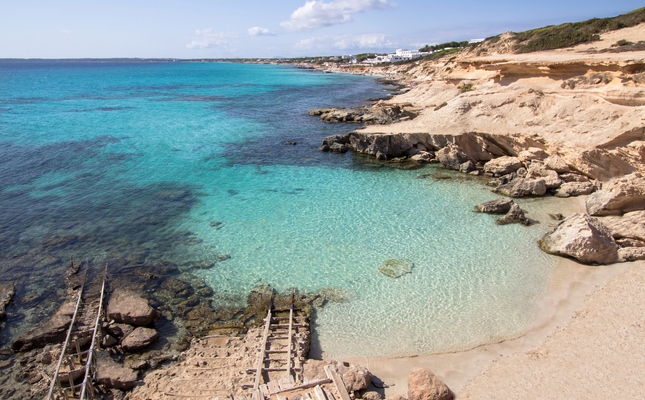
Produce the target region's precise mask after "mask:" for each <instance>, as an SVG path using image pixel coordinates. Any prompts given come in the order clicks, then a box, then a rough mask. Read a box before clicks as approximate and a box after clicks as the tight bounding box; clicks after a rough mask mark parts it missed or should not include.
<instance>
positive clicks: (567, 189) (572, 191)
mask: <svg viewBox="0 0 645 400" xmlns="http://www.w3.org/2000/svg"><path fill="white" fill-rule="evenodd" d="M594 190H596V187H595V186H594V184H593V183H591V182H565V183H563V184H562V185H560V187H559V188H558V189H557V190H556V191H555V196H556V197H571V196H580V195H586V194H591V193H593V191H594Z"/></svg>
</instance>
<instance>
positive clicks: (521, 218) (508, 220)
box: [495, 204, 531, 226]
mask: <svg viewBox="0 0 645 400" xmlns="http://www.w3.org/2000/svg"><path fill="white" fill-rule="evenodd" d="M495 222H496V223H497V224H498V225H507V224H515V223H520V224H522V225H525V226H529V225H531V221H530V220H529V219H528V218H526V216H525V215H524V211H522V209H521V208H520V206H518V205H517V204H513V205H512V206H511V209H510V210H508V212H507V213H506V215H504V216H503V217H502V218H500V219H498V220H497V221H495Z"/></svg>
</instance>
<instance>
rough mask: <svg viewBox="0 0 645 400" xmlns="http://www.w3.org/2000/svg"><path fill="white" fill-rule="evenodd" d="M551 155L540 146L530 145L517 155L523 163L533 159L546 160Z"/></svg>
mask: <svg viewBox="0 0 645 400" xmlns="http://www.w3.org/2000/svg"><path fill="white" fill-rule="evenodd" d="M548 156H549V155H548V154H547V153H546V152H545V151H544V150H542V149H541V148H539V147H529V148H528V149H526V150H522V151H520V154H518V155H517V158H519V159H520V161H522V162H523V163H527V162H528V161H533V160H544V159H545V158H547V157H548Z"/></svg>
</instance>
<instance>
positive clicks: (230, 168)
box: [0, 62, 554, 356]
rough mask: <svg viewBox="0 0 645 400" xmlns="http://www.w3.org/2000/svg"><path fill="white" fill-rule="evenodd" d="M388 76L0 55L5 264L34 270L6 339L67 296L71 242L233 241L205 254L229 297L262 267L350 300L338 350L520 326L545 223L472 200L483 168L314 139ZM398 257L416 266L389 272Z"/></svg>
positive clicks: (128, 245) (384, 351) (258, 277)
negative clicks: (380, 155) (460, 170)
mask: <svg viewBox="0 0 645 400" xmlns="http://www.w3.org/2000/svg"><path fill="white" fill-rule="evenodd" d="M383 89H384V88H383V86H381V85H379V84H377V83H376V82H374V81H373V80H371V79H369V78H367V77H357V76H349V75H332V74H319V73H313V72H309V71H304V70H297V69H293V68H288V67H278V66H261V65H236V64H215V63H205V64H201V63H71V62H55V63H51V62H0V142H1V143H2V146H0V189H1V190H0V209H1V210H2V213H0V251H1V255H0V273H1V275H0V279H1V280H3V281H4V280H16V281H18V282H19V288H18V289H19V290H18V295H17V297H16V304H15V305H14V306H13V308H12V309H10V316H9V320H8V323H7V327H8V329H3V330H2V331H1V334H0V340H2V344H6V343H7V342H8V341H9V340H10V339H11V337H12V336H14V335H15V334H17V332H19V331H20V330H21V329H24V328H25V327H26V326H29V324H31V323H33V322H34V321H36V320H38V318H39V316H42V315H44V314H46V311H48V310H49V309H50V308H51V307H52V305H51V304H52V302H51V301H50V300H51V299H52V298H56V297H60V296H62V291H61V289H56V290H54V289H52V288H58V287H60V286H61V284H60V282H61V278H60V272H61V271H62V270H63V269H64V268H65V266H66V263H67V260H69V258H70V257H74V258H75V259H79V260H82V259H88V260H91V261H95V262H96V264H97V265H98V263H99V262H102V261H110V262H112V264H113V265H111V268H113V269H117V270H118V268H123V267H124V266H126V265H133V264H135V265H136V264H143V263H145V264H154V263H157V262H161V261H170V262H173V263H176V264H178V265H188V266H189V265H191V263H195V262H204V261H211V262H216V261H218V259H219V258H218V257H219V256H220V255H221V254H229V255H230V256H231V258H230V259H228V260H225V261H219V262H217V263H216V264H215V265H214V266H213V267H211V268H210V269H205V270H198V271H196V272H194V273H195V274H198V275H200V276H202V277H203V278H204V279H205V280H206V281H207V283H208V284H209V285H211V286H212V287H213V289H214V290H215V292H216V293H217V296H216V299H217V300H214V301H215V302H216V304H221V305H227V304H230V303H235V302H239V301H241V300H239V299H244V298H245V294H246V293H247V292H248V291H249V290H250V289H251V288H252V287H253V286H255V285H257V284H258V283H269V284H271V285H272V286H274V287H275V288H277V289H278V290H288V289H289V288H291V287H297V288H299V289H300V290H311V291H313V290H317V289H320V288H323V287H333V288H335V289H336V291H337V292H339V293H340V295H341V296H342V297H344V298H345V301H344V302H340V303H335V302H330V303H328V305H327V306H325V307H324V308H322V309H320V310H319V311H318V313H317V316H316V334H315V337H314V343H313V347H314V352H316V353H317V354H319V355H320V354H321V353H322V354H324V355H325V356H334V355H392V354H397V355H401V354H416V353H425V352H435V351H443V350H458V349H462V348H467V347H471V346H473V345H476V344H479V343H483V342H488V341H496V340H500V339H503V338H505V337H509V336H515V335H517V334H518V333H520V332H522V330H523V329H525V327H526V325H527V324H528V322H529V321H530V320H531V318H532V316H533V315H534V312H535V306H536V304H537V302H538V299H539V298H540V297H541V296H542V295H543V293H544V291H545V290H546V285H547V281H548V278H549V275H550V273H551V269H552V266H553V264H554V263H553V260H552V259H551V258H550V257H548V256H546V255H544V254H543V253H541V252H540V251H539V249H538V248H537V246H535V245H534V243H535V240H536V239H537V238H538V237H539V236H540V235H541V234H542V233H543V230H544V229H545V227H541V226H535V227H531V228H526V227H522V226H519V225H512V226H503V227H500V226H496V225H495V224H494V218H493V217H492V216H488V215H482V214H477V213H473V212H472V211H471V210H472V207H473V205H474V204H477V203H478V202H481V201H485V200H490V199H492V198H494V197H495V196H494V195H493V194H491V193H490V192H489V191H488V189H487V188H486V187H484V186H483V185H481V182H480V181H478V180H469V179H466V180H464V179H452V180H433V179H416V178H417V176H418V175H420V174H427V173H432V172H434V171H435V167H426V168H425V169H423V170H416V171H408V170H399V169H395V168H376V167H374V166H373V164H371V163H369V162H366V160H365V159H364V158H363V157H356V156H353V155H351V154H344V155H337V154H330V153H322V152H319V151H317V150H316V147H317V146H318V145H319V144H320V142H321V140H322V138H323V137H324V136H326V135H330V134H334V133H340V132H343V131H347V130H349V129H351V128H352V127H351V126H347V125H342V124H324V123H321V122H319V121H318V119H317V118H316V117H310V116H309V115H308V114H307V110H308V109H310V108H314V107H324V106H354V105H359V104H365V102H364V99H366V98H374V97H378V96H384V95H386V93H385V92H384V91H383ZM286 141H295V142H297V145H295V146H293V145H286V144H285V142H286ZM442 173H445V172H442ZM453 175H454V176H455V177H461V175H459V174H453ZM218 223H219V224H218ZM390 258H407V259H410V260H411V261H412V262H413V263H414V269H413V270H412V272H411V273H410V274H407V275H404V276H402V277H401V278H398V279H392V278H389V277H386V276H384V275H382V274H381V273H380V272H379V271H378V267H379V265H380V264H381V263H382V262H383V261H385V260H386V259H390ZM114 260H119V262H115V261H114Z"/></svg>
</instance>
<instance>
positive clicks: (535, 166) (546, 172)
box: [526, 161, 562, 189]
mask: <svg viewBox="0 0 645 400" xmlns="http://www.w3.org/2000/svg"><path fill="white" fill-rule="evenodd" d="M526 179H544V184H545V185H546V188H547V189H555V188H557V187H560V185H561V184H562V180H561V179H560V177H559V176H558V173H557V172H555V171H553V170H550V169H548V168H547V167H545V166H544V164H542V163H541V162H539V161H534V162H532V163H531V165H530V166H529V168H528V169H527V170H526Z"/></svg>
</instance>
